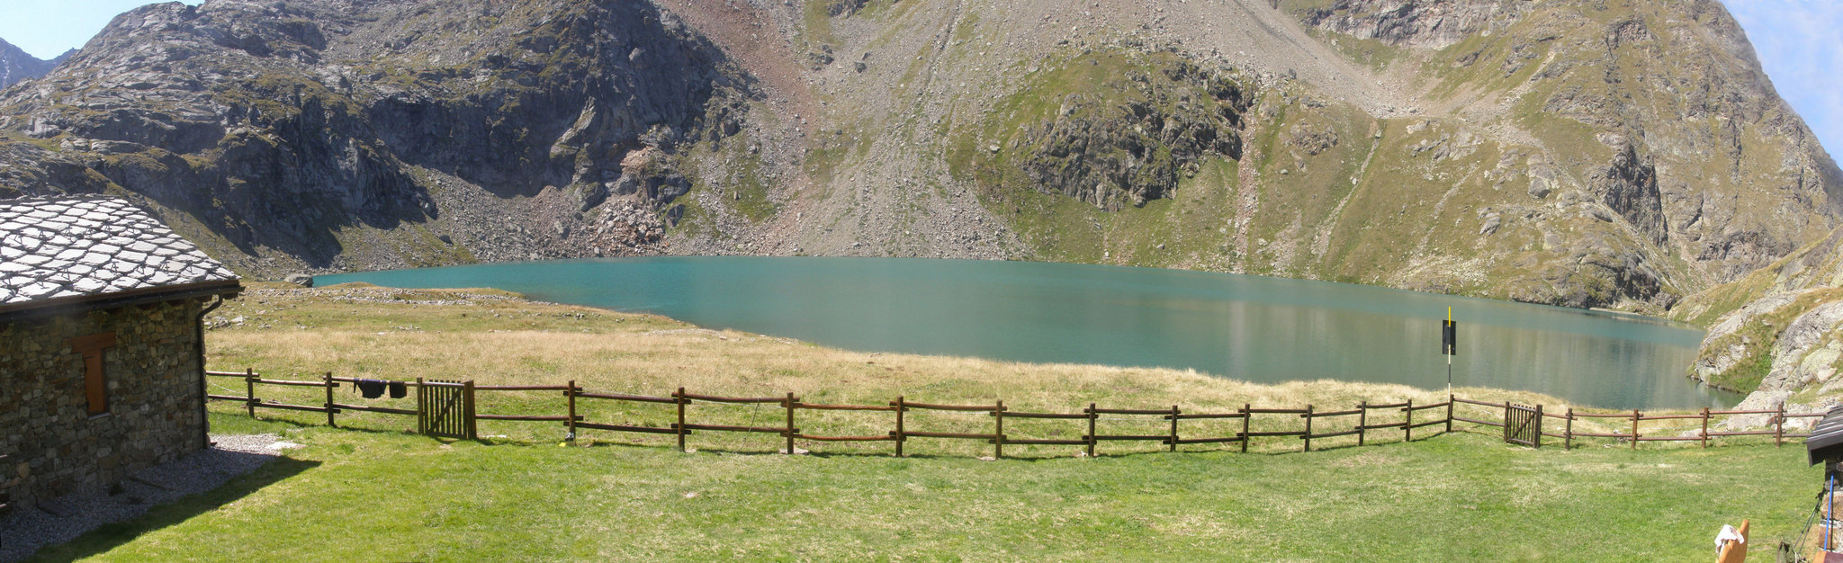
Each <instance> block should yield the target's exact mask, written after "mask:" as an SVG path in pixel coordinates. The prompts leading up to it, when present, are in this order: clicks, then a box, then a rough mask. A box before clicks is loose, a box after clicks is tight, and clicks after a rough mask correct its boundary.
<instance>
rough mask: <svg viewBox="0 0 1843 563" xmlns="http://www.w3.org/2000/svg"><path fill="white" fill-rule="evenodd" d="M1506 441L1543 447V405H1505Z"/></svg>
mask: <svg viewBox="0 0 1843 563" xmlns="http://www.w3.org/2000/svg"><path fill="white" fill-rule="evenodd" d="M1504 441H1505V442H1509V443H1512V444H1522V445H1525V446H1529V447H1532V448H1540V447H1542V405H1536V406H1533V407H1526V406H1523V405H1519V404H1515V403H1504Z"/></svg>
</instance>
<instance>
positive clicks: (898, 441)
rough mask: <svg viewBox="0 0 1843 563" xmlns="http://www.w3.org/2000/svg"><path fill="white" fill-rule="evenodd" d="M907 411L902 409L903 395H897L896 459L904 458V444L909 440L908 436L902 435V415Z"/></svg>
mask: <svg viewBox="0 0 1843 563" xmlns="http://www.w3.org/2000/svg"><path fill="white" fill-rule="evenodd" d="M906 411H907V409H904V408H903V407H902V395H897V396H896V457H902V443H903V442H904V441H907V440H908V437H907V436H903V435H902V413H903V412H906Z"/></svg>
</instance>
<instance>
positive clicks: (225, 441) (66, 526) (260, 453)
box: [0, 434, 298, 562]
mask: <svg viewBox="0 0 1843 563" xmlns="http://www.w3.org/2000/svg"><path fill="white" fill-rule="evenodd" d="M211 441H212V442H213V444H214V447H212V448H211V449H208V450H203V451H198V452H193V453H192V454H191V455H188V456H186V457H184V458H181V459H179V460H177V461H173V462H170V463H166V464H162V465H157V466H154V467H149V468H147V469H143V470H141V471H139V472H136V473H135V474H133V475H131V476H129V477H128V478H127V479H125V480H123V481H122V482H121V484H120V486H119V487H117V488H116V490H115V491H114V494H106V493H89V494H74V495H69V496H65V497H62V498H57V499H52V500H48V501H41V502H39V503H37V504H36V505H35V506H18V507H14V509H13V510H12V513H11V514H7V515H6V516H5V517H0V562H4V561H19V560H22V559H25V558H26V557H27V556H30V555H32V553H33V552H36V551H38V549H39V548H40V547H44V546H48V545H57V544H60V543H64V542H67V541H70V540H72V539H75V538H76V537H77V536H80V535H83V533H84V532H88V531H90V530H92V529H95V528H96V527H98V526H101V525H103V524H108V523H111V522H120V521H123V520H128V519H131V518H134V517H136V516H140V515H141V514H142V513H145V512H147V510H148V509H150V508H153V507H155V506H158V505H161V504H166V503H169V502H173V501H176V500H179V499H180V498H183V497H185V496H188V495H192V494H196V493H202V492H205V491H209V490H212V489H215V488H217V487H219V486H221V485H223V484H224V483H225V482H228V481H230V480H231V478H233V477H236V476H238V475H243V474H245V473H249V472H250V471H253V470H255V469H256V468H258V467H261V466H262V465H263V464H266V463H268V462H270V461H271V460H274V459H275V458H276V457H277V456H279V455H280V453H279V452H280V451H281V450H285V449H288V448H293V447H298V445H296V444H292V443H289V442H284V441H281V438H280V437H277V436H276V435H274V434H250V435H215V434H214V435H212V436H211Z"/></svg>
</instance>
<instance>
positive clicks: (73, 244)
mask: <svg viewBox="0 0 1843 563" xmlns="http://www.w3.org/2000/svg"><path fill="white" fill-rule="evenodd" d="M241 289H242V286H241V285H240V284H239V283H238V280H237V276H236V274H233V273H231V272H230V270H228V269H225V268H224V266H223V265H222V264H219V263H217V262H216V261H214V260H212V259H211V258H210V257H207V256H205V254H204V253H203V252H200V251H199V249H198V247H197V246H194V245H193V244H192V243H191V242H188V241H186V240H185V239H184V238H181V237H179V236H178V235H176V234H174V233H173V232H172V231H171V230H169V229H167V228H166V226H164V225H162V224H160V222H159V221H156V220H154V219H153V218H152V217H150V216H148V215H147V214H146V213H144V212H142V211H141V210H140V209H137V208H135V207H134V206H133V205H130V204H129V203H127V202H125V201H122V200H120V199H114V198H103V197H84V198H57V199H47V198H27V199H15V200H0V456H5V457H4V458H3V459H0V487H4V490H0V496H8V497H11V500H12V502H13V503H15V504H24V503H30V502H35V501H39V500H46V499H50V498H55V497H58V496H62V495H65V494H70V493H79V492H95V491H100V490H106V489H107V488H108V487H109V486H110V485H112V484H115V483H117V482H119V481H120V480H121V479H123V478H124V477H126V476H127V475H128V474H130V473H132V472H134V471H136V470H139V469H142V468H145V467H148V466H151V465H155V464H159V463H164V462H167V461H172V460H174V459H177V458H179V457H180V456H182V455H184V454H186V453H190V452H193V451H196V450H199V449H201V448H204V447H206V446H207V445H208V442H207V438H206V436H205V410H204V409H205V407H204V378H203V375H204V374H203V372H202V371H203V369H204V362H203V358H204V332H203V326H202V325H201V324H200V323H201V320H202V318H203V316H204V314H205V313H206V312H208V311H210V309H212V308H215V307H217V306H218V305H219V304H221V303H222V301H223V299H225V298H229V297H235V296H236V295H237V293H238V292H239V291H240V290H241ZM0 502H5V500H4V499H0Z"/></svg>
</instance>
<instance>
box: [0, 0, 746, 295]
mask: <svg viewBox="0 0 1843 563" xmlns="http://www.w3.org/2000/svg"><path fill="white" fill-rule="evenodd" d="M747 88H748V84H747V83H746V80H744V79H742V78H741V77H740V75H739V74H738V73H736V72H735V71H733V70H731V69H730V68H729V67H727V66H726V63H725V58H724V55H723V54H722V53H721V52H720V51H719V50H717V49H716V48H714V47H713V46H711V45H709V44H708V43H706V42H704V41H703V40H701V39H700V38H698V37H697V35H696V34H695V33H693V32H691V31H690V30H688V29H686V28H685V27H684V26H683V25H682V24H681V23H679V22H678V21H677V20H676V19H675V18H673V17H671V16H670V15H669V14H665V13H663V12H661V11H659V10H658V9H657V8H655V7H653V6H652V5H650V4H647V3H643V2H619V1H601V2H566V1H562V0H558V1H554V2H545V1H533V2H518V3H506V2H487V1H457V2H440V3H428V2H410V1H405V0H377V1H342V0H321V1H271V2H213V3H209V4H207V5H203V6H197V7H193V6H184V5H180V4H162V5H152V6H147V7H144V8H140V9H137V10H134V11H131V12H128V13H126V14H123V15H122V16H120V17H118V18H116V20H115V21H114V22H113V23H111V25H110V26H109V27H108V28H107V29H106V30H104V31H103V33H102V34H101V35H99V36H98V37H97V38H96V39H95V40H94V41H93V42H92V43H91V44H90V45H89V46H88V48H86V49H85V50H84V51H81V52H79V53H77V54H76V55H75V56H74V57H72V58H71V59H70V60H69V61H68V62H67V63H66V64H65V65H64V66H62V67H60V68H59V70H58V72H56V73H54V74H52V75H49V76H47V77H45V78H44V79H42V80H39V81H37V82H35V83H34V84H32V85H30V86H28V87H25V88H22V89H17V90H14V91H11V92H9V93H8V94H7V95H6V96H5V98H3V99H0V108H4V113H5V114H6V115H8V116H9V117H7V118H5V119H4V120H3V121H0V127H6V128H10V129H13V130H15V131H18V132H20V133H21V134H23V135H25V136H29V137H32V138H36V139H40V140H42V142H41V143H40V144H45V143H51V144H56V145H57V146H58V147H59V149H60V151H59V152H58V153H56V154H55V155H53V154H47V153H45V152H42V151H40V150H38V149H37V147H34V146H31V145H30V144H25V143H15V144H12V145H8V146H6V147H4V148H0V150H5V151H7V152H9V153H11V154H15V155H19V156H21V157H23V158H24V159H26V160H24V161H23V162H20V166H17V167H16V168H28V169H32V170H34V172H13V171H11V170H8V171H0V177H3V176H4V175H6V174H13V175H15V176H17V179H16V180H9V181H5V182H4V183H0V197H3V196H5V195H7V194H9V193H13V194H17V193H46V192H52V191H75V192H88V191H103V190H125V191H127V192H131V193H134V194H139V195H140V196H143V197H144V198H146V200H148V201H151V202H152V203H154V204H156V205H158V206H160V207H162V208H165V209H170V210H173V211H177V212H179V213H182V214H185V215H189V216H191V217H193V218H194V219H195V221H196V224H197V225H198V226H200V227H202V228H203V229H204V230H206V231H208V233H209V236H207V237H206V238H218V239H222V240H223V241H225V242H227V243H229V244H230V245H234V246H235V247H236V249H237V250H238V251H240V252H241V253H242V254H243V255H244V256H229V257H227V261H228V262H232V263H235V264H237V265H239V266H241V267H243V268H245V269H255V270H259V271H260V270H264V269H266V268H277V269H281V268H283V267H284V266H283V265H272V264H269V261H270V260H271V259H280V260H283V261H284V262H297V263H296V264H295V265H296V266H298V267H302V268H307V269H326V268H333V267H337V265H338V264H339V263H341V262H342V261H344V262H353V263H359V264H368V265H369V266H370V267H378V266H388V265H392V264H393V263H396V264H398V265H403V264H402V260H403V257H402V256H400V255H399V253H401V252H402V251H403V248H402V245H404V244H406V243H407V244H410V245H412V246H414V245H427V244H430V243H428V242H415V241H413V240H412V241H399V242H388V243H387V244H384V245H383V246H384V247H381V248H373V247H370V245H368V244H367V245H360V246H357V247H354V245H353V244H352V242H351V241H349V240H346V239H344V238H342V237H345V236H346V235H342V234H341V231H344V230H347V229H350V228H352V227H360V228H365V229H372V230H376V231H380V232H391V231H403V230H406V229H415V228H423V229H427V228H431V227H434V228H437V229H439V230H442V231H445V232H442V233H440V234H441V236H442V237H443V238H445V239H446V241H447V242H445V243H443V245H446V246H457V247H462V248H469V249H472V250H474V251H475V252H474V253H475V254H476V255H489V256H490V255H493V254H496V253H498V252H497V251H495V250H494V249H495V248H497V247H502V246H507V245H518V246H527V245H528V243H529V242H537V243H538V244H537V246H545V244H544V243H543V241H542V240H537V241H529V240H524V239H525V238H526V237H525V234H527V233H534V232H535V233H540V234H541V233H542V232H544V231H548V230H549V229H539V228H532V227H535V226H536V225H534V223H536V220H535V219H534V218H533V217H532V216H530V214H531V213H536V211H531V210H527V209H524V208H525V207H530V206H527V205H523V204H518V203H516V201H517V200H511V202H510V203H508V200H507V198H523V197H530V196H534V195H536V194H538V193H539V192H540V191H542V190H543V189H544V188H545V187H546V186H565V187H570V188H571V189H574V190H576V191H578V192H599V195H597V196H596V198H597V199H596V200H595V201H583V202H582V203H586V204H588V205H587V206H585V207H583V208H581V210H582V211H587V210H588V209H589V208H592V207H594V206H596V205H600V204H602V203H603V202H604V201H606V200H607V196H606V193H607V192H608V191H609V189H610V187H612V186H616V185H620V184H621V183H622V182H623V181H626V182H629V183H637V184H639V185H640V186H641V188H643V189H642V190H639V191H640V193H638V194H637V195H635V196H634V198H630V199H633V200H635V201H633V202H629V203H634V204H636V205H639V206H640V207H642V208H645V209H648V210H650V212H658V210H660V209H662V205H663V204H664V203H667V202H670V201H671V200H672V199H673V198H675V197H677V196H678V195H682V194H683V193H684V191H685V189H684V187H683V179H682V177H677V175H676V174H675V173H674V172H673V171H672V168H673V166H674V164H673V159H674V155H675V154H676V152H677V151H678V150H679V148H680V147H681V146H684V145H687V144H690V143H694V142H697V141H699V140H702V139H706V138H711V137H715V136H721V135H723V134H725V132H726V131H727V132H729V133H734V132H735V130H736V127H735V122H736V121H737V120H739V119H740V112H741V111H742V109H741V106H740V105H738V104H737V103H732V102H731V101H726V100H733V99H735V98H741V97H744V96H746V94H745V93H744V90H746V89H747ZM641 150H646V151H651V152H652V153H654V154H657V155H658V157H657V158H655V159H653V160H654V161H655V162H657V164H656V165H655V166H653V167H652V168H650V169H648V170H647V171H645V173H644V174H630V171H628V170H626V169H625V168H624V167H623V166H622V164H621V163H622V161H623V158H624V157H625V156H626V155H628V154H629V153H632V152H636V151H641ZM628 176H632V178H628ZM674 178H677V180H674ZM442 180H446V181H447V182H446V183H443V182H442ZM458 192H475V193H473V194H471V195H470V194H465V193H458ZM481 192H483V193H481ZM508 210H511V211H513V212H514V213H513V215H512V216H510V217H507V216H505V215H506V211H508ZM445 213H460V214H464V215H470V216H474V215H482V214H484V215H499V216H500V220H501V221H502V223H500V224H499V225H497V226H494V225H485V226H470V227H469V228H460V227H458V226H457V227H454V228H443V227H442V226H441V220H442V219H443V218H444V214H445ZM568 220H569V221H571V222H576V223H581V222H586V221H588V219H585V218H583V217H579V216H571V217H569V218H568ZM416 226H421V227H416ZM477 227H484V228H485V230H482V229H480V228H477ZM392 238H394V237H390V236H388V235H386V237H385V238H384V239H380V242H387V241H389V240H391V239H392ZM418 238H424V239H427V238H431V237H428V236H426V235H425V236H423V237H418ZM456 238H460V239H462V240H461V241H460V243H458V244H457V243H455V242H453V241H454V239H456ZM536 238H539V239H542V238H543V237H541V236H540V237H536ZM389 246H397V247H398V248H396V249H392V248H388V247H389ZM507 250H508V251H510V250H511V249H510V248H508V249H507ZM556 251H557V252H559V253H561V255H570V254H571V252H569V250H568V249H567V248H562V249H557V250H556ZM584 252H588V251H584ZM588 253H591V254H592V252H588ZM578 254H580V253H578ZM270 273H276V274H279V273H280V272H270Z"/></svg>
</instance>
